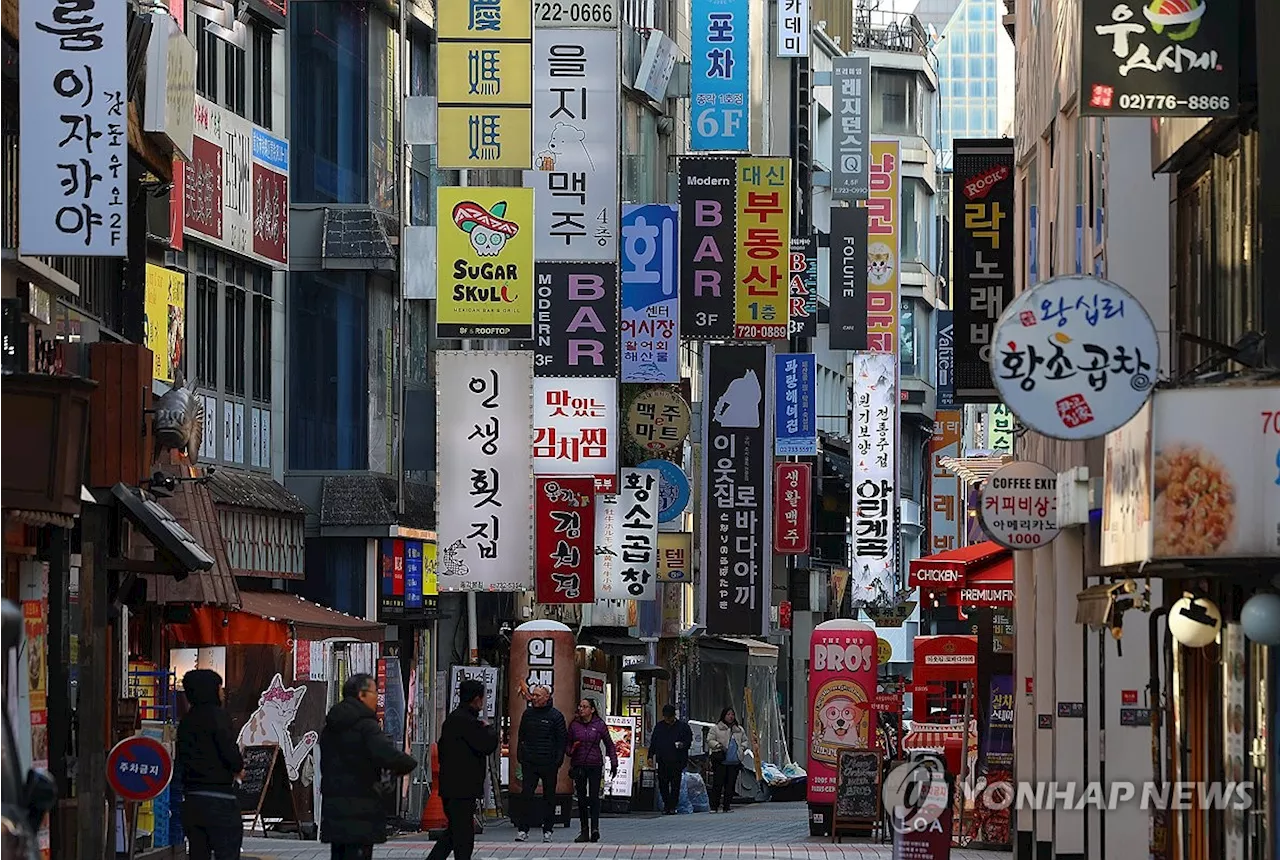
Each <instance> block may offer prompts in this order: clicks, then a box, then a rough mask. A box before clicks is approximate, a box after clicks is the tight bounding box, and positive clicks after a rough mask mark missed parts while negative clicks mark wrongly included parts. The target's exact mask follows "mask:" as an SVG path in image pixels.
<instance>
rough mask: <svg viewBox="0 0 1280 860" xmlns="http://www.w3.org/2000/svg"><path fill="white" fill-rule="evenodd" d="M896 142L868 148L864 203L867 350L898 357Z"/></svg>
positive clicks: (899, 200)
mask: <svg viewBox="0 0 1280 860" xmlns="http://www.w3.org/2000/svg"><path fill="white" fill-rule="evenodd" d="M899 164H900V162H899V159H898V141H896V140H877V141H873V142H872V144H871V181H870V184H871V196H870V198H868V200H867V349H870V350H873V351H876V352H891V353H893V354H894V355H897V353H898V325H899V323H898V317H899V302H898V274H899V268H898V261H899V259H900V254H899V250H898V249H899V236H900V230H901V226H900V224H901V220H900V218H899V215H900V213H901V211H902V194H901V191H902V174H901V171H900V170H899V169H898V168H899Z"/></svg>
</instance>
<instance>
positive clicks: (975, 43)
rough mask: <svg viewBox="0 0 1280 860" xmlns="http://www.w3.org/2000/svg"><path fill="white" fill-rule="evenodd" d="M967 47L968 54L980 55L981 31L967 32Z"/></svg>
mask: <svg viewBox="0 0 1280 860" xmlns="http://www.w3.org/2000/svg"><path fill="white" fill-rule="evenodd" d="M968 45H969V53H970V54H981V53H982V31H981V30H978V29H976V28H975V29H972V30H970V31H969V42H968Z"/></svg>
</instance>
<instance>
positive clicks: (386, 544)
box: [378, 539, 437, 618]
mask: <svg viewBox="0 0 1280 860" xmlns="http://www.w3.org/2000/svg"><path fill="white" fill-rule="evenodd" d="M380 543H381V547H380V550H381V553H380V555H381V561H382V565H381V569H382V577H381V588H380V589H379V591H378V617H379V618H405V617H409V616H413V615H417V614H420V613H422V612H424V611H426V612H434V611H435V610H436V608H437V604H436V577H435V550H436V545H435V544H434V543H432V542H430V541H426V542H424V541H420V540H399V539H396V540H392V539H385V540H382V541H381V542H380Z"/></svg>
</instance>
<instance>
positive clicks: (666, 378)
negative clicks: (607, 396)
mask: <svg viewBox="0 0 1280 860" xmlns="http://www.w3.org/2000/svg"><path fill="white" fill-rule="evenodd" d="M679 253H680V248H679V227H678V213H677V210H676V207H675V206H669V205H667V204H664V203H649V204H645V205H642V206H624V207H622V265H621V276H620V278H621V282H622V283H621V291H622V381H623V382H679V381H680V300H679V296H678V290H679V286H680V281H679V271H678V267H677V260H678V258H679Z"/></svg>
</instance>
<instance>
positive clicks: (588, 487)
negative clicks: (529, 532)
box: [534, 478, 596, 603]
mask: <svg viewBox="0 0 1280 860" xmlns="http://www.w3.org/2000/svg"><path fill="white" fill-rule="evenodd" d="M594 502H595V482H594V480H592V479H591V478H538V479H537V480H536V481H535V485H534V521H535V523H536V526H535V541H534V548H535V549H534V552H535V555H534V582H535V584H536V593H537V601H538V602H539V603H592V602H594V601H595V590H596V589H595V522H596V521H595V504H594Z"/></svg>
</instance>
